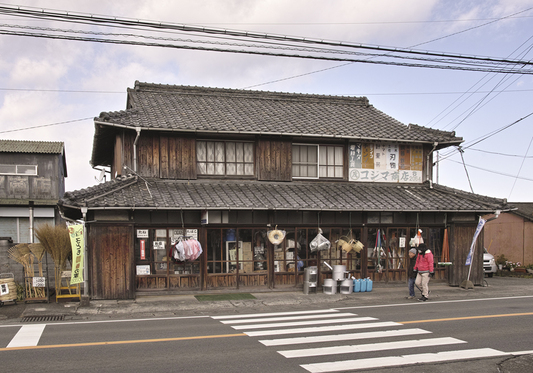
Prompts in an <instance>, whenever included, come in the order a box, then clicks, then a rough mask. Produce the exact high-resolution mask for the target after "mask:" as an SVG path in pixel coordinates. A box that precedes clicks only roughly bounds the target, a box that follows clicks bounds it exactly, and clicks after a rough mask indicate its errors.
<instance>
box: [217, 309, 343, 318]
mask: <svg viewBox="0 0 533 373" xmlns="http://www.w3.org/2000/svg"><path fill="white" fill-rule="evenodd" d="M328 312H339V311H337V310H334V309H325V310H314V311H295V312H272V313H249V314H245V315H226V316H211V318H213V319H215V320H220V319H243V318H249V317H265V316H266V317H269V316H283V315H305V314H312V313H328Z"/></svg>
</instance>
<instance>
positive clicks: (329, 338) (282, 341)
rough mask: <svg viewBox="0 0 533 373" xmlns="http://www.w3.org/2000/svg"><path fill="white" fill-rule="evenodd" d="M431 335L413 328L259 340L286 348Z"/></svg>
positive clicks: (428, 332)
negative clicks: (312, 344)
mask: <svg viewBox="0 0 533 373" xmlns="http://www.w3.org/2000/svg"><path fill="white" fill-rule="evenodd" d="M419 334H431V332H430V331H428V330H424V329H419V328H413V329H401V330H385V331H379V332H365V333H348V334H335V335H331V334H326V335H315V336H312V337H296V338H278V339H265V340H260V341H259V342H261V343H262V344H264V345H265V346H287V345H293V344H303V343H319V342H337V341H353V340H358V339H373V338H391V337H401V336H408V335H419Z"/></svg>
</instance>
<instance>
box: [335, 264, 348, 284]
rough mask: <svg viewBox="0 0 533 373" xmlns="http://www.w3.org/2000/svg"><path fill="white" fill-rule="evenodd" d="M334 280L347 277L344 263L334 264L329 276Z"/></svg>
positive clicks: (341, 279)
mask: <svg viewBox="0 0 533 373" xmlns="http://www.w3.org/2000/svg"><path fill="white" fill-rule="evenodd" d="M331 277H332V278H333V280H335V281H344V280H346V279H347V278H348V272H346V266H345V265H334V266H333V274H332V276H331Z"/></svg>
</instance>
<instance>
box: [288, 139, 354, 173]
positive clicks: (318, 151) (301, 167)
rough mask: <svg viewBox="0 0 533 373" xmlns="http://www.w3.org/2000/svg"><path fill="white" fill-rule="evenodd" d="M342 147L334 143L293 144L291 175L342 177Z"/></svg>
mask: <svg viewBox="0 0 533 373" xmlns="http://www.w3.org/2000/svg"><path fill="white" fill-rule="evenodd" d="M343 169H344V157H343V147H342V146H335V145H296V144H295V145H293V146H292V177H294V178H310V179H318V178H342V177H343Z"/></svg>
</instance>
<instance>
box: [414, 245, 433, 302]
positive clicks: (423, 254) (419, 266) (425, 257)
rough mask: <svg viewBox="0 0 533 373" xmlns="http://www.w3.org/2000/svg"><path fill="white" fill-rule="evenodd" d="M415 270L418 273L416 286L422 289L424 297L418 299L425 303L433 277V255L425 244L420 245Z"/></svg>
mask: <svg viewBox="0 0 533 373" xmlns="http://www.w3.org/2000/svg"><path fill="white" fill-rule="evenodd" d="M414 270H415V271H416V272H417V275H416V280H415V285H416V286H417V287H418V288H419V289H420V288H422V297H421V298H418V300H419V301H421V302H425V301H427V300H428V296H429V286H428V285H429V278H430V276H431V277H433V275H434V269H433V253H432V252H431V250H429V249H428V248H427V247H426V245H425V244H423V243H421V244H420V245H418V257H417V258H416V264H415V268H414Z"/></svg>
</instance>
